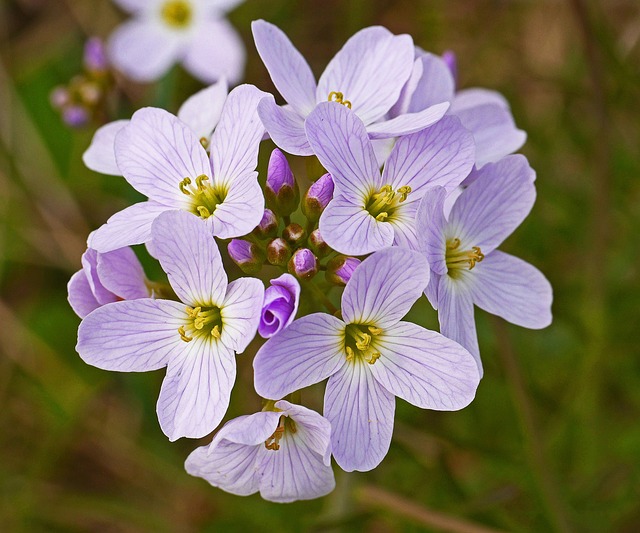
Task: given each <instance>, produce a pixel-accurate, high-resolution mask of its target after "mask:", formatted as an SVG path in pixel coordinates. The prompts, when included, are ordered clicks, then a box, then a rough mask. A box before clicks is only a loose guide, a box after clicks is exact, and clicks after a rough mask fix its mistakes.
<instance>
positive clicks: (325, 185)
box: [302, 173, 333, 222]
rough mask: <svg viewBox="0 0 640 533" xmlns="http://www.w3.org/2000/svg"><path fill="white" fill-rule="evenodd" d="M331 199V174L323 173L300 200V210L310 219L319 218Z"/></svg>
mask: <svg viewBox="0 0 640 533" xmlns="http://www.w3.org/2000/svg"><path fill="white" fill-rule="evenodd" d="M332 199H333V180H332V179H331V174H328V173H327V174H325V175H324V176H321V177H320V178H318V180H317V181H316V182H315V183H313V184H312V185H311V187H309V190H308V191H307V194H305V196H304V202H302V211H303V213H304V214H305V216H306V217H307V218H308V219H309V220H312V221H314V222H315V221H316V220H318V219H319V218H320V215H321V214H322V212H323V211H324V208H325V207H327V204H328V203H329V202H330V201H331V200H332Z"/></svg>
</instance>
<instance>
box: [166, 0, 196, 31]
mask: <svg viewBox="0 0 640 533" xmlns="http://www.w3.org/2000/svg"><path fill="white" fill-rule="evenodd" d="M160 14H161V15H162V20H164V21H165V22H166V23H167V24H168V25H169V26H171V27H173V28H184V27H186V26H188V25H189V23H190V22H191V15H192V11H191V4H189V2H187V1H185V0H170V1H169V2H165V3H164V4H163V6H162V10H161V11H160Z"/></svg>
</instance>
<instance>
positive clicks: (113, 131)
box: [82, 120, 129, 176]
mask: <svg viewBox="0 0 640 533" xmlns="http://www.w3.org/2000/svg"><path fill="white" fill-rule="evenodd" d="M127 124H129V121H128V120H116V121H115V122H109V124H105V125H104V126H102V127H100V128H98V129H97V130H96V132H95V133H94V134H93V139H91V144H90V145H89V148H87V149H86V151H85V152H84V154H82V161H84V164H85V165H87V168H90V169H91V170H93V171H95V172H100V173H101V174H109V175H111V176H122V172H120V169H119V168H118V163H116V152H115V142H116V135H117V133H118V132H119V131H120V130H121V129H122V128H123V127H124V126H126V125H127Z"/></svg>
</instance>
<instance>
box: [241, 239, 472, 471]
mask: <svg viewBox="0 0 640 533" xmlns="http://www.w3.org/2000/svg"><path fill="white" fill-rule="evenodd" d="M428 281H429V267H428V264H427V260H426V259H425V258H424V257H423V256H422V255H421V254H420V253H418V252H415V251H413V250H408V249H403V248H397V247H394V248H388V249H385V250H381V251H379V252H377V253H374V254H373V255H371V256H370V257H368V258H367V259H365V260H364V261H363V262H362V264H361V265H360V266H359V267H358V268H356V270H355V272H354V273H353V275H352V277H351V279H350V280H349V282H348V283H347V286H346V288H345V290H344V293H343V294H342V317H343V320H340V319H339V318H336V317H335V316H333V315H328V314H325V313H315V314H311V315H307V316H304V317H302V318H300V319H298V320H295V321H294V322H293V323H292V324H291V325H289V327H287V328H286V329H284V330H282V331H281V332H280V333H278V334H277V335H274V336H273V337H271V338H270V339H269V340H268V341H267V342H266V343H265V344H264V345H263V346H262V347H261V348H260V350H259V351H258V353H257V355H256V357H255V359H254V370H255V388H256V391H257V392H258V394H260V395H261V396H263V397H265V398H282V397H283V396H285V395H286V394H289V393H291V392H293V391H295V390H298V389H301V388H303V387H307V386H309V385H312V384H314V383H318V382H320V381H322V380H324V379H326V378H329V381H328V383H327V388H326V392H325V399H324V416H326V417H327V419H328V420H329V421H330V422H331V428H332V433H331V443H332V449H333V455H334V456H335V459H336V461H337V463H338V464H339V465H340V467H341V468H343V469H344V470H347V471H351V470H361V471H366V470H371V469H372V468H375V467H376V466H377V465H378V464H379V463H380V461H382V459H383V458H384V456H385V455H386V453H387V451H388V449H389V444H390V442H391V433H392V430H393V416H394V409H395V396H399V397H400V398H402V399H404V400H406V401H408V402H409V403H412V404H413V405H416V406H418V407H422V408H428V409H437V410H455V409H461V408H462V407H464V406H466V405H467V404H468V403H469V402H470V401H471V400H472V399H473V397H474V394H475V390H476V388H477V386H478V382H479V376H478V369H477V366H476V364H475V361H474V359H473V357H472V356H471V354H469V353H468V352H467V350H465V349H464V348H463V347H461V346H460V345H458V344H457V343H456V342H454V341H451V340H449V339H447V338H445V337H444V336H442V335H440V334H439V333H435V332H433V331H429V330H427V329H424V328H423V327H421V326H418V325H416V324H412V323H409V322H402V321H401V319H402V317H403V316H404V315H405V314H406V313H407V312H408V311H409V309H410V308H411V306H412V305H413V303H414V302H415V301H416V300H417V299H418V298H419V297H420V295H421V294H422V291H423V290H424V288H425V287H426V286H427V283H428Z"/></svg>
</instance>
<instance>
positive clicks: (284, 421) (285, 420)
mask: <svg viewBox="0 0 640 533" xmlns="http://www.w3.org/2000/svg"><path fill="white" fill-rule="evenodd" d="M286 431H289V432H290V433H295V432H296V431H298V429H297V428H296V423H295V422H294V421H293V420H291V419H290V418H289V417H288V416H284V415H283V416H281V417H280V420H279V421H278V427H277V428H276V430H275V431H274V432H273V434H272V435H271V436H270V437H269V438H268V439H267V440H265V441H264V447H265V448H266V449H267V450H272V451H274V452H275V451H278V450H279V449H280V439H281V438H282V437H284V434H285V432H286Z"/></svg>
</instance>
